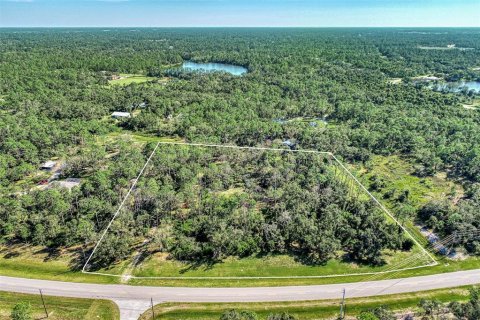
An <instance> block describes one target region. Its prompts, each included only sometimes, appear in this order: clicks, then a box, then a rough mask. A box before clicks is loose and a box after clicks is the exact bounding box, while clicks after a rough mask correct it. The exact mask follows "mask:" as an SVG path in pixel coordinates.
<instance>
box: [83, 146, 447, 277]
mask: <svg viewBox="0 0 480 320" xmlns="http://www.w3.org/2000/svg"><path fill="white" fill-rule="evenodd" d="M161 144H162V145H179V146H194V147H210V148H228V149H243V150H262V151H281V152H292V153H295V152H297V153H313V154H323V155H327V156H329V157H331V158H332V159H333V160H334V161H335V162H336V163H337V164H338V165H339V166H340V167H341V168H342V169H343V170H344V171H345V172H346V173H347V174H348V175H349V176H350V177H351V178H352V179H353V180H354V181H355V183H356V184H357V185H359V186H360V187H361V188H362V190H364V191H365V192H366V193H367V194H368V196H369V197H370V198H371V199H372V200H373V201H374V202H375V203H376V204H377V205H378V206H379V207H380V208H381V209H382V211H384V212H385V213H386V214H387V215H388V216H389V217H390V218H391V219H392V220H393V221H394V222H395V223H396V224H397V225H398V226H399V227H400V228H401V229H402V230H403V231H404V232H405V233H406V234H407V235H408V236H409V237H410V239H412V241H413V242H414V243H415V244H416V245H417V246H419V247H420V248H421V249H422V251H423V253H424V254H426V255H427V256H428V257H429V258H430V259H431V261H432V262H430V263H429V264H425V265H421V266H417V267H409V268H401V269H394V270H387V271H377V272H363V273H346V274H330V275H319V276H245V277H211V276H210V277H209V276H207V277H178V276H171V277H169V276H162V277H138V276H129V278H130V279H152V280H154V279H171V280H185V279H196V280H201V279H212V280H242V279H245V280H247V279H308V278H312V279H313V278H335V277H347V276H361V275H380V274H388V273H395V272H399V271H405V270H414V269H420V268H425V267H431V266H435V265H438V262H437V261H436V260H435V258H434V257H433V255H432V254H431V253H429V252H428V251H427V249H426V248H425V247H423V246H422V245H421V244H420V243H419V242H418V241H417V240H416V239H415V237H413V235H412V234H411V233H410V232H409V231H408V229H407V228H405V227H404V226H403V225H402V224H400V222H399V221H398V220H397V219H396V218H395V217H394V216H393V214H392V213H391V212H390V211H389V210H388V209H387V208H386V207H385V206H383V205H382V204H381V203H380V201H378V200H377V199H376V198H375V196H373V194H371V193H370V192H369V191H368V189H367V188H366V187H365V186H364V185H363V184H362V183H361V182H360V181H359V180H358V179H357V178H356V177H355V176H354V175H353V174H352V173H351V172H350V170H348V169H347V167H345V166H344V165H343V164H342V162H341V161H340V160H339V159H338V158H337V157H335V155H334V154H333V153H331V152H326V151H316V150H301V149H300V150H297V149H282V148H266V147H242V146H234V145H221V144H206V143H186V142H162V141H159V142H157V144H156V146H155V148H154V149H153V151H152V153H151V154H150V156H149V157H148V159H147V161H146V162H145V164H144V166H143V167H142V169H141V170H140V172H139V174H138V176H137V177H136V178H135V180H134V182H133V183H132V186H131V187H130V189H129V190H128V192H127V194H126V195H125V197H124V198H123V200H122V202H121V203H120V205H119V207H118V209H117V211H116V212H115V214H114V215H113V217H112V219H111V220H110V222H109V223H108V225H107V227H106V228H105V230H104V231H103V232H102V235H101V236H100V239H99V240H98V241H97V243H96V244H95V247H94V248H93V250H92V252H91V253H90V255H89V257H88V259H87V261H86V262H85V264H84V265H83V267H82V273H86V274H95V275H102V276H110V277H122V276H123V275H118V274H109V273H102V272H90V271H87V270H86V269H87V267H88V263H89V262H90V260H91V258H92V256H93V255H94V254H95V252H96V250H97V248H98V246H99V245H100V243H101V242H102V241H103V239H104V237H105V235H106V234H107V232H108V230H109V229H110V227H111V226H112V223H113V221H114V220H115V219H116V218H117V216H118V215H119V213H120V210H121V209H122V208H123V206H124V204H125V201H126V200H127V198H128V196H129V195H130V194H131V192H132V191H133V189H134V188H135V186H136V185H137V182H138V180H139V179H140V177H141V176H142V174H143V172H144V171H145V168H146V167H147V165H148V164H149V163H150V160H151V159H152V157H153V155H154V154H155V152H156V151H157V149H158V146H159V145H161Z"/></svg>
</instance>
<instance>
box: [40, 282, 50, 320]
mask: <svg viewBox="0 0 480 320" xmlns="http://www.w3.org/2000/svg"><path fill="white" fill-rule="evenodd" d="M38 291H40V297H41V298H42V304H43V309H44V310H45V316H46V317H47V318H48V311H47V306H46V305H45V300H43V292H42V289H38Z"/></svg>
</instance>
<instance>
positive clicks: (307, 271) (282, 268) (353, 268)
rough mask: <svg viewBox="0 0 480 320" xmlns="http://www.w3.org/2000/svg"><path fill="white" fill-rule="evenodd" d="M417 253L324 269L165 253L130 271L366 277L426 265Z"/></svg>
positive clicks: (284, 258)
mask: <svg viewBox="0 0 480 320" xmlns="http://www.w3.org/2000/svg"><path fill="white" fill-rule="evenodd" d="M419 252H420V251H419V249H417V248H415V250H413V251H412V252H392V251H387V252H386V253H385V254H384V259H385V261H386V262H387V263H386V264H385V265H383V266H371V265H361V264H357V263H353V262H346V261H342V259H341V258H339V259H331V260H329V261H328V262H327V263H326V264H324V265H308V264H304V263H302V262H301V261H298V260H297V259H296V258H295V257H292V256H288V255H270V256H265V257H262V256H260V257H247V258H241V259H240V258H227V259H225V260H224V261H222V262H218V263H214V264H193V263H192V264H189V263H183V262H179V261H175V260H171V259H168V255H167V254H165V253H155V254H153V255H151V256H149V257H147V258H146V259H145V260H144V261H143V262H142V263H141V264H140V265H138V266H137V267H136V268H135V270H134V275H135V276H142V277H152V276H169V277H289V276H332V275H344V274H353V273H370V272H378V271H385V270H390V269H403V268H409V267H417V266H421V265H426V264H428V263H429V262H430V260H429V259H428V257H426V256H420V255H419V256H418V257H417V258H412V259H409V258H410V257H412V256H413V255H416V254H418V253H419Z"/></svg>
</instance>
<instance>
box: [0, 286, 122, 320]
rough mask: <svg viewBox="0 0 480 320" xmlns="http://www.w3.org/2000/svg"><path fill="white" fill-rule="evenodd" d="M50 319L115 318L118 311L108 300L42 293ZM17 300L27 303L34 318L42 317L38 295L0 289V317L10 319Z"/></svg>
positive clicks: (113, 319)
mask: <svg viewBox="0 0 480 320" xmlns="http://www.w3.org/2000/svg"><path fill="white" fill-rule="evenodd" d="M43 298H44V300H45V305H46V307H47V311H48V319H52V320H63V319H69V320H75V319H78V320H116V319H120V312H119V310H118V307H117V305H116V304H115V303H113V302H112V301H110V300H93V299H80V298H67V297H54V296H48V295H45V294H44V295H43ZM18 302H26V303H29V304H30V306H31V308H32V314H33V318H34V319H43V318H44V317H45V310H44V308H43V304H42V300H41V297H40V295H33V294H22V293H11V292H3V291H0V319H5V320H6V319H10V313H11V311H12V308H13V307H14V306H15V304H17V303H18Z"/></svg>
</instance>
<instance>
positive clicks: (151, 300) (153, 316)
mask: <svg viewBox="0 0 480 320" xmlns="http://www.w3.org/2000/svg"><path fill="white" fill-rule="evenodd" d="M150 304H151V306H152V319H153V320H155V311H154V310H153V298H150Z"/></svg>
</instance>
